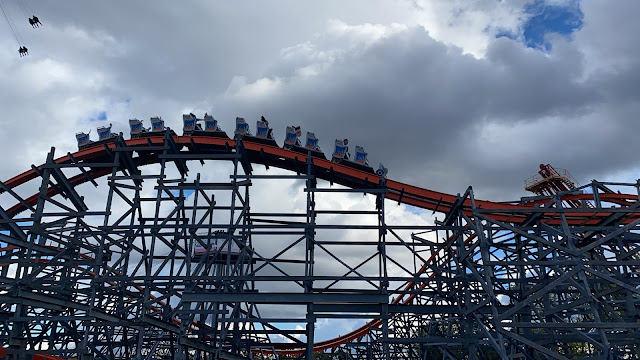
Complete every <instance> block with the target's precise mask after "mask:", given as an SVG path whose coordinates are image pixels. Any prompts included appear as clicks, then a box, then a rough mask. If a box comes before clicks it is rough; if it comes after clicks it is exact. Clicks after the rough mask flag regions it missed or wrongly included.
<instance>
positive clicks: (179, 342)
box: [0, 132, 640, 359]
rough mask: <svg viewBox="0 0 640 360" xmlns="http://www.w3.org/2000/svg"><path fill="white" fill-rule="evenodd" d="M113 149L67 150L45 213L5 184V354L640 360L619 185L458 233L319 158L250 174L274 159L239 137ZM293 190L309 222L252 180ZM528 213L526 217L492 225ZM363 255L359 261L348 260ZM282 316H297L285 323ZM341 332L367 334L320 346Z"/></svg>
mask: <svg viewBox="0 0 640 360" xmlns="http://www.w3.org/2000/svg"><path fill="white" fill-rule="evenodd" d="M181 147H182V148H181ZM106 153H107V154H108V155H107V157H105V158H101V159H97V160H92V161H91V162H84V161H77V160H75V159H74V158H73V157H71V158H72V159H73V161H71V162H68V163H56V162H55V161H54V149H52V150H51V152H50V153H49V155H48V157H47V159H46V162H45V164H44V165H43V166H41V167H39V168H36V169H37V174H38V177H39V182H40V186H39V189H38V195H37V201H36V202H35V204H34V205H33V206H32V205H31V204H30V203H29V201H28V199H27V198H24V197H22V196H23V195H20V193H19V192H17V191H14V189H10V188H7V187H5V186H0V188H2V193H1V194H2V197H3V198H1V199H0V200H2V201H3V202H2V203H0V204H2V205H3V206H5V205H6V204H9V205H11V204H13V203H16V202H17V203H20V204H22V205H23V206H25V207H28V208H29V210H30V212H29V213H23V214H20V215H15V214H13V213H11V211H10V209H9V208H4V207H2V206H0V227H1V228H2V229H3V230H2V231H1V232H0V245H1V248H0V257H2V261H1V263H2V266H0V286H1V288H0V317H1V319H2V320H1V321H0V339H2V342H4V343H5V344H7V345H8V346H9V348H8V349H7V350H6V351H5V352H6V353H7V354H12V356H15V358H18V359H27V358H30V357H31V356H32V355H33V354H38V353H46V354H51V355H56V356H59V357H62V358H94V359H99V358H104V359H112V358H118V359H161V358H176V359H192V358H193V359H209V358H224V359H240V358H249V357H251V358H273V357H276V356H280V357H297V356H299V357H307V358H311V357H313V356H314V351H320V350H322V351H324V354H322V355H318V354H316V356H325V357H333V358H341V359H373V358H402V359H430V358H434V357H438V358H450V359H460V358H468V359H498V358H502V359H567V358H602V359H611V358H638V357H639V356H640V355H639V352H640V312H639V310H638V309H639V301H640V280H639V277H638V275H639V270H638V266H639V265H640V255H639V252H640V247H639V246H638V245H639V244H638V242H639V241H640V236H639V234H638V223H640V218H639V217H638V212H639V209H638V205H639V204H640V203H638V202H637V201H636V202H628V203H625V204H623V205H621V204H617V207H615V208H611V206H612V204H610V203H606V202H602V201H600V199H599V195H598V194H601V193H606V192H610V191H611V190H610V189H609V187H607V186H612V184H607V183H599V182H593V183H592V184H590V185H587V186H585V187H581V188H578V189H574V190H572V192H570V193H565V194H557V195H555V196H549V197H536V198H528V199H523V201H524V202H530V203H533V202H536V204H537V205H536V207H531V208H529V209H526V208H522V209H519V210H515V209H507V208H505V209H485V208H482V207H477V206H475V199H474V195H473V190H472V189H471V188H469V189H468V190H467V191H466V192H465V193H464V194H463V195H460V196H459V201H456V203H455V204H453V205H452V206H451V208H450V211H449V212H448V213H447V214H446V216H445V218H444V220H443V221H442V222H439V223H437V224H435V225H431V224H428V223H427V221H426V220H425V222H424V223H421V224H415V226H414V225H410V226H406V225H404V226H399V225H394V224H388V223H387V220H386V210H385V206H389V205H388V204H387V201H384V200H383V199H384V196H385V192H386V191H387V188H386V185H385V182H384V181H381V183H380V184H378V186H376V187H371V186H368V185H367V186H366V187H364V188H358V186H357V184H356V185H352V188H351V189H343V188H330V187H328V185H329V184H325V183H320V184H319V183H318V179H317V176H316V174H315V171H316V170H315V167H314V163H313V160H312V158H311V157H308V158H306V160H305V161H299V162H298V161H296V163H294V164H289V165H288V166H287V168H290V169H293V170H294V171H295V172H296V173H297V174H296V175H281V174H273V175H269V174H268V173H267V174H266V175H253V174H252V169H253V167H252V163H259V162H261V160H260V159H261V158H260V156H265V155H264V154H254V153H249V152H247V151H246V149H244V147H243V144H242V142H241V141H238V142H237V143H236V145H235V146H233V147H231V146H227V147H226V148H212V149H203V148H198V147H197V146H196V145H195V144H194V143H193V142H192V143H191V146H187V147H184V146H183V145H178V144H176V142H175V139H174V138H173V137H172V136H170V133H169V132H167V133H166V134H165V136H164V141H163V142H162V145H161V146H160V145H158V144H155V143H153V144H152V143H151V142H150V141H149V143H148V144H142V145H140V144H138V145H136V146H130V145H128V143H127V142H125V141H124V140H123V139H122V138H118V140H117V141H116V146H115V147H114V148H111V149H109V148H107V151H106ZM193 160H201V161H203V162H205V161H206V162H209V161H215V162H214V164H219V163H220V162H221V161H223V160H224V161H225V162H229V163H230V164H231V166H227V167H224V166H220V168H221V170H220V171H228V172H227V173H226V176H228V179H229V180H228V181H226V182H216V183H214V182H205V181H201V176H200V174H197V175H195V176H194V177H189V176H187V173H188V171H190V169H189V166H193V164H192V163H188V161H193ZM274 161H277V160H274ZM267 162H268V161H266V160H265V163H267ZM150 163H157V165H149V169H151V170H148V171H147V170H145V167H144V166H145V165H146V164H150ZM72 172H73V173H74V175H70V174H69V173H72ZM101 175H105V176H106V184H101V185H100V188H103V189H102V190H101V189H100V188H99V190H100V191H99V193H100V194H102V195H101V196H104V194H106V200H104V201H103V202H102V204H103V208H100V209H90V208H89V207H88V206H87V204H89V202H88V201H87V199H85V198H83V196H84V194H85V193H86V194H93V193H92V192H91V191H90V190H88V188H86V187H78V186H75V185H74V184H75V183H74V180H73V179H75V178H76V177H87V178H89V180H91V182H93V183H94V185H96V186H97V185H98V183H97V182H96V181H95V178H97V177H98V176H101ZM291 179H297V180H299V181H302V182H304V186H303V187H300V188H299V189H300V191H303V192H304V193H305V197H306V204H305V206H304V211H298V212H292V213H280V212H274V211H268V210H266V211H255V210H252V208H251V206H250V195H251V193H252V192H256V191H258V192H259V191H261V189H259V188H256V187H255V186H254V182H256V181H267V180H268V181H270V182H271V185H274V184H275V183H277V182H279V181H285V180H291ZM0 185H4V184H0ZM614 185H615V186H618V187H619V188H623V189H624V190H627V191H629V190H631V191H633V192H634V193H637V192H638V184H614ZM587 188H588V189H590V190H591V191H592V192H593V195H592V196H593V198H592V199H591V201H592V203H593V204H595V205H594V206H593V207H591V206H589V207H587V206H585V207H584V208H581V209H572V213H576V211H577V212H578V213H580V212H581V213H584V214H585V219H590V218H592V219H595V218H599V219H602V220H599V222H598V223H597V224H594V223H593V222H589V221H585V222H584V223H583V224H580V223H576V221H573V220H571V221H569V220H568V219H567V216H566V211H565V210H566V209H565V205H564V204H563V201H562V199H563V196H567V195H570V194H571V193H576V194H577V193H581V192H582V191H583V190H584V189H587ZM52 189H53V190H52ZM34 190H35V189H34ZM52 191H53V192H52ZM354 191H355V192H364V193H369V194H372V195H373V196H374V197H375V198H376V201H375V203H374V204H372V208H371V209H368V210H358V211H346V210H341V209H336V208H319V207H318V201H319V199H320V198H322V197H323V196H331V195H332V194H334V193H336V192H337V193H344V194H352V193H353V192H354ZM54 192H55V193H59V194H60V195H61V196H53V195H52V194H53V193H54ZM188 193H189V194H188ZM401 196H402V195H401ZM94 203H100V202H99V201H98V202H96V201H92V202H91V204H94ZM466 203H470V204H472V206H471V208H470V209H469V208H465V207H463V206H462V204H466ZM525 211H526V214H527V218H526V221H518V222H510V221H504V220H496V219H498V218H500V219H504V218H505V215H506V217H507V218H508V217H509V216H510V215H511V216H513V217H514V218H515V217H517V216H519V215H521V214H522V213H523V212H525ZM603 213H605V214H608V216H606V217H603V216H600V215H598V214H603ZM496 214H499V215H500V216H501V217H498V216H496ZM549 214H552V215H549ZM590 214H592V215H593V216H591V215H590ZM596 215H598V216H596ZM331 216H339V217H340V218H341V219H345V221H343V222H341V223H327V221H326V219H327V218H330V217H331ZM590 216H591V217H590ZM362 219H366V220H362ZM407 231H412V234H411V235H410V236H407V235H406V232H407ZM336 234H338V235H336ZM345 234H347V235H350V234H363V235H360V236H356V238H355V239H350V238H348V236H347V235H345ZM214 240H215V245H213V241H214ZM270 241H271V242H277V243H278V244H279V245H282V248H278V249H268V247H265V244H266V243H268V242H270ZM354 247H357V248H358V249H359V250H358V253H359V255H360V256H358V257H354V256H348V252H349V251H352V250H351V249H353V248H354ZM198 249H200V251H198ZM324 263H331V264H333V267H332V268H331V269H330V270H331V271H329V269H328V268H327V267H326V266H324V267H323V266H321V265H323V264H324ZM282 289H284V290H282ZM284 307H290V308H291V309H297V310H295V311H292V313H291V314H286V313H283V312H282V311H280V312H278V311H274V310H273V308H284ZM325 318H326V319H336V318H346V319H366V320H367V321H370V322H369V323H368V324H369V325H368V327H366V326H365V327H364V328H363V329H364V330H363V331H360V332H357V331H356V332H354V333H352V335H350V336H349V337H342V338H337V340H332V341H324V342H322V341H320V342H316V344H315V345H314V342H313V339H314V325H315V324H316V323H317V320H318V319H325ZM287 324H297V325H301V327H302V329H293V328H292V326H287ZM302 325H303V326H302ZM354 334H355V335H354ZM275 354H279V355H275Z"/></svg>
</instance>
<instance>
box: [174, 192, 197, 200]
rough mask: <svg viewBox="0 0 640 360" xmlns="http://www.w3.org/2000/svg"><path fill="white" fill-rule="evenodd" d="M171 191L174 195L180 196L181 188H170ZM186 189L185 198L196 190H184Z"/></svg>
mask: <svg viewBox="0 0 640 360" xmlns="http://www.w3.org/2000/svg"><path fill="white" fill-rule="evenodd" d="M169 191H170V192H171V194H173V196H180V190H169ZM183 191H184V198H185V199H188V198H189V196H191V195H192V194H193V193H194V192H195V190H183Z"/></svg>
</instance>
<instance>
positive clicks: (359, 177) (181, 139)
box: [0, 136, 640, 355]
mask: <svg viewBox="0 0 640 360" xmlns="http://www.w3.org/2000/svg"><path fill="white" fill-rule="evenodd" d="M173 140H174V142H175V143H176V144H177V145H178V146H179V147H182V148H183V150H182V151H181V152H180V153H181V154H198V153H199V152H215V153H225V152H226V153H231V152H233V149H234V148H235V147H236V141H235V140H232V139H226V138H211V137H202V136H174V137H173ZM163 143H164V136H153V137H148V138H141V139H130V140H126V142H125V144H126V146H127V147H132V148H134V149H135V148H136V147H139V148H141V149H143V148H144V147H147V146H149V145H151V146H160V145H163ZM242 146H243V147H244V149H245V150H246V153H247V156H248V157H249V161H250V162H251V163H254V164H264V165H268V166H274V167H279V168H282V169H288V170H292V171H301V169H304V168H305V163H306V161H307V155H305V154H301V153H298V152H294V151H291V150H286V149H282V148H279V147H274V146H269V145H263V144H258V143H252V142H248V141H243V144H242ZM115 147H116V145H115V144H113V143H111V144H107V145H105V144H103V145H100V146H94V147H91V148H88V149H85V150H81V151H78V152H76V153H74V154H72V155H71V156H69V155H67V156H63V157H60V158H58V159H56V160H55V162H56V163H58V164H65V163H71V162H72V159H75V160H77V161H79V162H84V163H93V164H96V163H105V164H106V163H109V162H111V161H112V159H111V156H110V150H113V149H114V148H115ZM185 149H186V150H185ZM159 161H160V159H159V158H158V157H157V156H156V155H155V154H153V153H150V154H147V155H145V156H144V157H140V158H136V162H137V164H136V165H138V166H140V165H146V164H153V163H157V162H159ZM43 166H44V165H41V166H40V167H38V168H37V169H42V168H43ZM313 169H314V173H315V175H316V176H317V177H318V178H320V179H324V180H327V181H330V182H332V183H334V182H335V183H337V184H341V185H344V186H347V187H352V188H363V189H366V188H375V187H377V186H378V184H379V182H380V180H381V179H380V177H379V176H377V175H374V174H371V173H367V172H364V171H360V170H357V169H353V168H350V167H348V166H345V165H341V164H336V163H332V162H331V161H328V160H324V159H320V158H315V157H314V158H313ZM111 171H112V169H111V168H92V169H91V170H89V171H87V173H88V175H89V176H85V175H84V174H80V175H76V176H74V177H72V178H70V179H69V181H70V183H71V184H72V185H73V186H77V185H80V184H82V183H85V182H88V181H90V179H95V178H99V177H101V176H104V175H107V174H109V173H111ZM38 176H39V175H38V172H37V171H36V170H34V169H31V170H28V171H25V172H24V173H22V174H20V175H17V176H15V177H13V178H11V179H9V180H7V181H6V182H4V184H5V185H6V186H7V187H8V188H10V189H14V188H16V187H18V186H20V185H22V184H25V183H27V182H29V181H30V180H33V179H35V178H37V177H38ZM386 187H387V192H386V193H385V197H386V198H388V199H390V200H395V201H397V202H398V203H403V204H407V205H412V206H415V207H418V208H422V209H427V210H432V211H434V212H440V213H448V212H449V211H451V210H453V209H456V208H458V209H459V208H462V209H463V211H465V212H469V213H470V212H471V203H470V201H469V200H465V201H461V200H459V197H458V196H456V195H451V194H446V193H442V192H438V191H433V190H429V189H425V188H421V187H417V186H413V185H409V184H405V183H402V182H399V181H394V180H391V179H388V180H386ZM2 192H4V190H1V189H0V193H2ZM57 194H58V190H57V189H56V188H54V187H50V188H49V189H48V191H47V195H48V196H54V195H57ZM599 198H600V200H601V201H603V202H609V203H613V204H617V205H620V206H623V207H625V206H628V205H630V204H633V203H635V202H637V201H638V196H637V195H631V194H617V193H605V194H599ZM37 200H38V194H34V195H32V196H30V197H29V198H27V199H25V202H26V203H27V204H29V205H31V206H33V205H35V204H36V202H37ZM562 200H563V201H581V200H593V195H592V194H570V195H566V196H563V197H562ZM548 201H549V199H548V198H546V199H535V200H532V201H529V202H526V203H523V204H513V203H500V202H493V201H487V200H475V205H476V207H478V208H482V209H484V210H486V211H487V213H486V215H487V216H488V217H491V218H493V219H495V220H498V221H505V222H510V223H514V224H519V223H522V222H524V221H526V219H527V218H528V217H529V216H530V215H531V214H532V213H533V212H534V211H537V212H539V213H540V216H542V217H543V218H544V219H545V221H546V222H548V223H549V224H558V223H560V222H561V221H562V220H561V219H559V218H557V217H554V215H557V212H551V211H550V212H544V210H540V209H539V208H537V207H536V206H537V205H538V204H540V203H543V202H548ZM27 208H28V207H27V206H26V205H25V204H24V203H20V202H19V203H17V204H15V205H14V206H12V207H11V208H9V209H8V210H7V213H8V214H9V215H10V216H11V217H15V216H16V215H18V214H19V213H21V212H23V211H25V210H26V209H27ZM501 210H502V211H503V212H501ZM580 210H581V211H578V210H567V212H565V213H564V215H565V218H566V221H567V222H568V223H569V224H571V225H596V224H598V223H600V222H601V221H602V220H603V219H606V218H607V217H608V216H611V214H612V212H603V211H602V209H599V210H598V211H595V210H589V209H580ZM514 213H515V215H514ZM638 218H640V213H633V215H632V216H631V217H629V218H627V219H625V220H624V221H623V223H630V222H632V221H634V220H636V219H638ZM433 261H435V253H434V254H432V256H431V257H430V258H428V260H427V262H426V263H425V264H424V265H423V266H422V268H421V269H420V273H422V272H424V271H425V270H426V269H427V267H428V265H429V264H431V263H432V262H433ZM414 285H415V284H412V283H408V284H406V289H408V288H410V287H412V286H414ZM414 297H415V295H410V296H407V297H406V298H405V296H398V297H397V298H395V299H394V300H393V301H392V303H393V304H408V303H410V302H411V301H412V300H413V298H414ZM381 324H382V320H379V319H375V320H372V321H371V322H369V323H367V324H365V325H364V326H362V327H360V328H358V329H356V330H354V331H352V332H350V333H348V334H345V335H342V336H340V337H337V338H334V339H330V340H326V341H322V342H318V343H316V344H314V351H322V350H326V349H329V348H335V347H337V346H340V345H343V344H345V343H347V342H349V341H353V340H355V339H359V338H362V337H363V336H365V335H366V334H367V333H369V331H370V330H371V328H376V327H379V326H381ZM276 351H277V352H278V353H281V354H290V355H293V354H300V353H302V352H304V351H305V349H303V348H300V347H299V345H295V344H292V345H291V346H290V347H287V346H282V345H281V346H278V347H276Z"/></svg>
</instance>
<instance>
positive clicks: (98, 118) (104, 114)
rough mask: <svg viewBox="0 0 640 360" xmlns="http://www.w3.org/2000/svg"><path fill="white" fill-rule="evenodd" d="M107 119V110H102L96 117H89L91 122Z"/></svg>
mask: <svg viewBox="0 0 640 360" xmlns="http://www.w3.org/2000/svg"><path fill="white" fill-rule="evenodd" d="M106 120H107V113H106V111H101V112H99V113H98V114H97V115H96V116H95V117H92V118H90V119H89V121H91V122H94V121H106Z"/></svg>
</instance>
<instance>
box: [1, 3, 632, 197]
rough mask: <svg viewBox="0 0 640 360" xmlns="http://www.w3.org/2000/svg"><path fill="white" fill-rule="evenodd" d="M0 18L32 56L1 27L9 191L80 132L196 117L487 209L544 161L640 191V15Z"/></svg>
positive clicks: (193, 12) (506, 9)
mask: <svg viewBox="0 0 640 360" xmlns="http://www.w3.org/2000/svg"><path fill="white" fill-rule="evenodd" d="M2 4H3V5H4V8H5V10H6V12H7V13H8V15H9V16H10V17H11V18H12V20H13V21H14V23H15V25H16V29H17V31H18V33H19V34H18V35H19V36H21V37H22V38H23V39H24V42H25V44H26V45H27V46H28V47H29V53H30V55H29V56H27V57H24V58H21V57H19V56H18V53H17V49H18V44H17V42H16V40H15V38H14V35H13V33H12V31H11V29H10V27H9V26H8V24H7V22H6V21H5V19H2V22H3V24H2V25H0V67H1V68H2V70H3V71H2V72H0V94H1V95H0V111H1V113H2V117H1V118H0V119H1V120H0V121H1V122H2V131H1V132H0V144H1V146H2V153H3V156H2V158H1V159H0V161H1V164H0V165H1V166H0V172H1V174H0V177H1V178H2V179H7V178H9V177H11V176H13V175H15V174H17V173H19V172H21V171H23V170H26V169H27V168H28V167H29V166H30V164H31V163H36V164H39V163H41V162H42V161H43V160H44V157H45V153H46V151H48V149H49V148H50V147H51V146H55V147H56V148H57V149H58V150H57V151H58V154H62V153H66V152H67V151H70V150H74V149H75V139H74V136H73V135H74V133H75V132H76V131H80V130H82V131H85V132H86V131H88V130H89V129H93V128H95V127H96V126H98V125H101V123H109V122H112V123H113V124H114V128H115V129H117V130H120V131H125V132H127V131H128V129H127V125H126V120H127V119H128V118H132V117H137V118H140V119H146V120H147V122H148V118H149V117H151V116H155V115H160V116H162V117H163V118H164V119H165V120H166V121H167V123H168V124H169V125H171V126H173V127H174V128H180V126H181V123H180V121H181V120H180V115H181V114H182V113H184V112H189V111H193V112H196V113H198V114H200V113H204V112H205V111H207V112H209V113H211V114H214V116H216V118H218V119H219V120H220V122H221V125H222V126H223V127H224V128H226V129H227V130H230V129H232V127H233V119H234V118H235V116H243V117H245V118H247V119H248V120H249V121H250V123H253V121H255V120H256V119H257V118H258V117H259V116H260V115H265V116H266V117H267V118H268V119H270V121H271V123H272V124H273V125H274V127H275V134H276V137H277V138H278V139H279V141H282V138H283V135H284V128H285V126H286V125H289V124H299V125H301V126H302V127H303V129H304V130H310V131H314V132H315V133H316V135H317V136H318V137H319V138H320V143H321V146H322V147H323V148H324V149H325V152H328V153H329V152H331V147H332V143H333V140H334V139H335V138H344V137H347V138H349V139H350V140H351V141H352V142H353V143H355V144H360V145H363V146H364V147H365V149H366V150H367V151H368V153H369V157H370V161H371V162H372V163H375V164H377V163H378V162H383V163H384V164H385V165H386V166H387V167H388V168H389V169H390V177H392V178H394V179H397V180H401V181H406V182H410V183H412V184H415V185H419V186H423V187H428V188H432V189H436V190H442V191H447V192H453V193H456V192H463V191H464V190H465V188H466V187H467V186H469V185H472V186H474V188H475V191H476V193H477V194H478V196H480V197H483V198H490V199H499V200H507V199H515V198H518V197H520V196H522V195H525V192H524V191H523V190H522V187H523V183H522V181H523V180H524V178H526V177H528V176H530V175H533V174H535V172H536V171H537V167H538V164H540V163H541V162H544V163H551V164H552V165H554V166H556V167H560V168H567V169H568V170H570V172H571V173H572V174H573V175H574V177H576V178H577V179H578V180H579V181H581V182H582V183H585V182H588V181H590V180H591V179H593V178H597V179H610V180H613V179H616V180H631V179H635V178H636V177H637V176H636V171H635V170H636V169H637V168H638V167H639V165H640V164H639V163H638V160H637V157H636V156H635V155H634V154H635V153H636V151H635V150H636V144H635V143H636V142H635V138H636V134H638V130H640V129H639V127H640V125H638V122H637V121H636V120H637V117H638V113H640V111H639V110H640V100H639V99H640V97H639V95H640V85H639V84H640V81H638V80H640V79H639V78H640V64H639V62H640V56H639V55H640V50H639V49H638V47H637V46H636V45H637V39H636V38H635V36H633V34H636V33H638V29H637V27H639V26H640V25H637V21H636V19H635V14H637V13H638V10H640V3H639V2H637V1H633V0H627V1H625V0H619V1H618V0H616V1H615V2H613V3H612V2H611V1H604V0H601V1H598V0H593V1H585V2H579V1H560V0H546V1H541V0H538V1H496V0H475V1H467V0H465V1H463V0H458V1H450V0H429V1H426V0H412V1H410V0H406V1H405V0H386V1H372V0H366V1H365V0H352V1H348V2H345V1H304V2H302V1H295V0H280V1H257V0H256V1H242V2H228V1H188V2H181V3H179V4H178V3H176V2H174V1H154V2H153V5H151V4H149V3H148V2H142V1H139V2H131V1H115V0H114V1H109V2H101V1H79V0H78V1H62V2H59V1H57V2H50V1H38V0H3V1H2ZM23 8H25V10H26V12H27V13H29V12H31V11H29V10H32V11H33V12H34V13H37V15H38V16H39V18H40V19H41V21H42V23H43V26H42V27H41V28H39V29H32V28H31V27H30V25H29V24H28V22H27V17H26V15H25V11H24V10H23ZM92 134H93V135H94V136H95V130H93V132H92Z"/></svg>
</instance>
